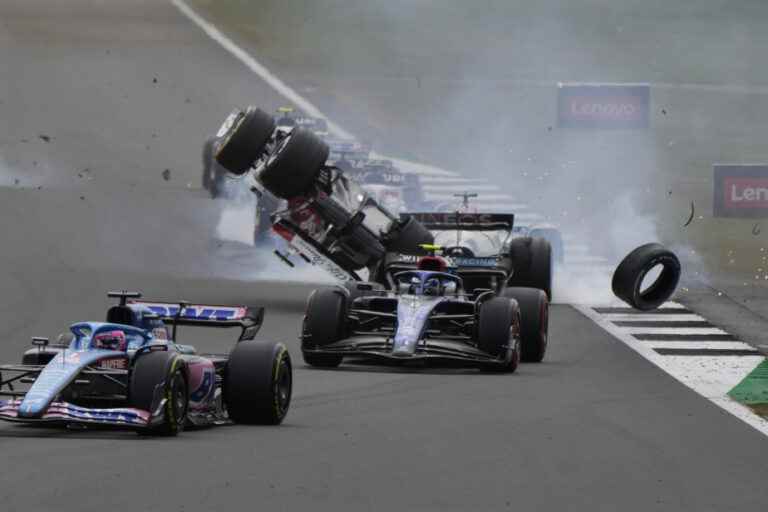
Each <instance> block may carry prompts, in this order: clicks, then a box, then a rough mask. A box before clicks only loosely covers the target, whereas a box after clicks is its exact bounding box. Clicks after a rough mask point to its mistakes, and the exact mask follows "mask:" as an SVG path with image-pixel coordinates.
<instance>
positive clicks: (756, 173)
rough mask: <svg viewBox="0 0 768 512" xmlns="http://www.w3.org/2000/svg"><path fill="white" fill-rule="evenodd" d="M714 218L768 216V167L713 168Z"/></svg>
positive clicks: (726, 166)
mask: <svg viewBox="0 0 768 512" xmlns="http://www.w3.org/2000/svg"><path fill="white" fill-rule="evenodd" d="M714 178H715V186H714V201H713V204H714V215H715V217H752V218H755V217H761V218H762V217H768V165H766V164H760V165H725V164H715V165H714Z"/></svg>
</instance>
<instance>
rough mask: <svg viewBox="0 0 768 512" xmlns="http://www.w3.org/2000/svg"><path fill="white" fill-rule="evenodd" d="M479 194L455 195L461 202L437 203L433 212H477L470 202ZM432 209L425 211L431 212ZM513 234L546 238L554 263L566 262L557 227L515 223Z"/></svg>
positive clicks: (542, 224)
mask: <svg viewBox="0 0 768 512" xmlns="http://www.w3.org/2000/svg"><path fill="white" fill-rule="evenodd" d="M478 195H479V194H477V193H468V192H464V193H461V194H454V197H456V198H460V199H461V201H460V202H457V201H452V202H447V203H437V204H434V205H432V206H433V208H431V209H432V210H434V211H436V212H461V213H473V212H477V211H478V210H477V208H475V207H474V206H473V205H471V204H470V202H469V200H470V199H474V198H477V197H478ZM429 209H430V208H427V209H425V211H426V210H429ZM512 234H513V235H514V236H516V237H534V238H544V239H545V240H547V241H548V242H549V244H550V246H551V248H552V257H553V259H554V261H556V262H558V263H562V262H563V261H564V260H565V243H564V241H563V235H562V233H561V232H560V229H558V227H557V226H555V225H554V224H550V223H534V224H529V225H523V224H520V223H517V222H516V223H515V227H514V228H513V230H512Z"/></svg>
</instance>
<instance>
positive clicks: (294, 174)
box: [257, 128, 328, 199]
mask: <svg viewBox="0 0 768 512" xmlns="http://www.w3.org/2000/svg"><path fill="white" fill-rule="evenodd" d="M326 160H328V145H327V144H326V143H325V142H323V141H322V140H320V138H319V137H318V136H317V135H315V134H314V133H312V132H311V131H309V130H306V129H304V128H294V129H293V130H291V132H290V133H289V134H287V135H286V136H285V138H283V139H282V140H281V141H280V142H279V143H278V144H277V147H275V150H274V151H273V152H272V154H271V155H270V157H269V159H268V160H267V162H266V164H265V165H264V168H263V169H262V170H261V172H260V173H259V175H258V177H257V178H258V180H259V181H260V182H261V184H262V185H264V187H265V188H266V189H267V190H269V191H270V192H272V193H273V194H274V195H276V196H277V197H280V198H282V199H291V198H293V197H298V196H303V195H305V194H306V193H307V192H309V190H310V189H311V188H312V185H313V184H314V183H315V180H316V179H317V175H318V174H319V173H320V169H322V167H323V166H324V165H325V162H326Z"/></svg>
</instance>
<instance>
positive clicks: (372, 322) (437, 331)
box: [304, 297, 501, 364]
mask: <svg viewBox="0 0 768 512" xmlns="http://www.w3.org/2000/svg"><path fill="white" fill-rule="evenodd" d="M397 303H398V301H397V299H396V298H391V297H362V298H358V299H356V300H355V301H354V304H353V306H352V308H351V309H350V310H349V313H348V326H349V335H348V337H346V338H344V339H343V340H341V341H338V342H335V343H332V344H329V345H325V346H323V347H316V348H314V349H313V348H311V340H308V341H309V343H308V344H307V345H305V348H304V350H305V351H306V352H313V351H316V352H323V353H335V354H343V355H357V356H370V357H378V358H387V359H391V360H400V361H403V360H405V359H407V360H411V361H413V360H427V359H430V360H442V361H457V362H464V363H481V364H485V363H488V364H495V363H496V362H499V363H500V362H501V361H499V360H498V358H495V357H493V356H490V355H489V354H487V353H485V352H483V351H481V350H479V349H478V348H477V347H476V346H475V343H474V341H473V339H474V336H473V333H474V329H475V304H474V303H473V302H468V301H467V302H459V301H445V302H442V303H440V304H439V305H438V306H437V307H436V308H435V309H434V310H433V312H432V314H431V315H430V317H429V320H428V321H427V325H426V327H425V329H424V332H423V335H422V338H421V339H420V341H419V343H418V344H417V346H416V350H415V352H414V353H413V354H412V355H409V356H408V357H407V358H404V357H402V356H398V355H395V354H393V352H392V349H393V341H392V340H393V337H394V336H395V332H396V329H397V325H396V323H397V314H396V310H397Z"/></svg>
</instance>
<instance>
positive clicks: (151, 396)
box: [128, 350, 189, 436]
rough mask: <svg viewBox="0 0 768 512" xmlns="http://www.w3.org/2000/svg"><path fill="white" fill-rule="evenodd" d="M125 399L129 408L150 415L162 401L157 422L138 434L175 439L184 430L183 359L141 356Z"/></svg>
mask: <svg viewBox="0 0 768 512" xmlns="http://www.w3.org/2000/svg"><path fill="white" fill-rule="evenodd" d="M128 399H129V402H130V404H131V407H135V408H137V409H141V410H144V411H149V412H150V413H154V412H155V411H156V409H157V407H159V404H160V401H161V400H162V399H165V405H164V406H163V408H162V411H161V412H160V421H159V422H158V423H157V424H156V425H154V426H152V427H149V428H146V429H142V430H139V431H138V432H139V433H140V434H145V435H161V436H175V435H177V434H178V433H179V432H181V431H182V430H184V424H185V423H186V419H187V407H188V405H189V389H188V385H187V375H186V367H185V364H184V361H183V359H182V358H181V357H179V355H178V354H175V353H173V352H169V351H165V350H163V351H156V352H150V353H148V354H143V355H140V356H139V357H138V358H137V359H136V361H135V363H134V365H133V368H132V369H131V374H130V379H129V383H128Z"/></svg>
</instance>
